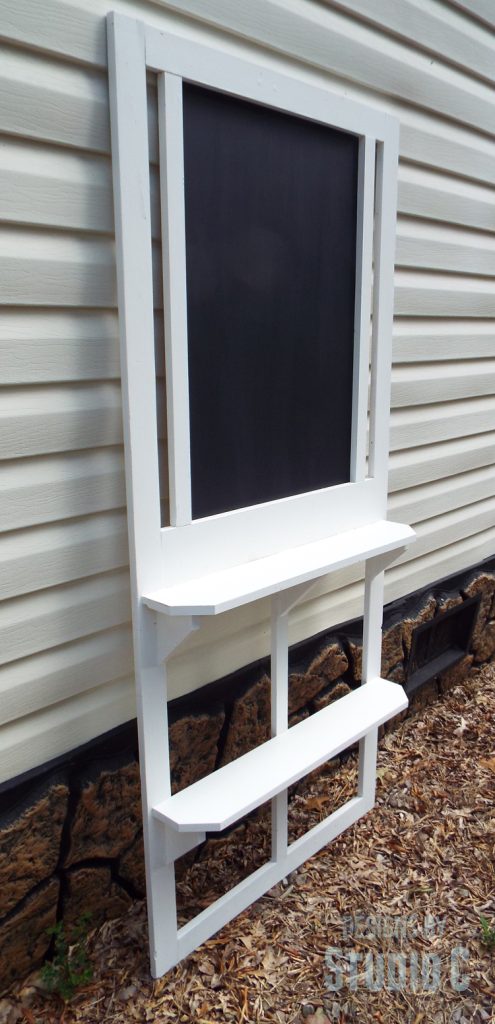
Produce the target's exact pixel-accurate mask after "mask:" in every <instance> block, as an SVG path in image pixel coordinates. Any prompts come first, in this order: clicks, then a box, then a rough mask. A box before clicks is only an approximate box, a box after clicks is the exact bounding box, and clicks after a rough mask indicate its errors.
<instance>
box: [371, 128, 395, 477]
mask: <svg viewBox="0 0 495 1024" xmlns="http://www.w3.org/2000/svg"><path fill="white" fill-rule="evenodd" d="M398 142H399V139H398V131H396V132H394V134H393V135H392V136H391V138H390V140H389V143H388V146H385V145H384V143H383V142H378V143H377V152H376V200H375V218H376V227H375V249H374V263H373V329H372V340H371V394H370V427H369V442H368V444H369V447H368V472H369V474H370V476H372V477H375V479H377V481H378V482H379V484H380V486H381V488H382V493H383V494H385V492H386V487H387V463H388V445H389V409H390V366H391V362H392V324H393V305H394V284H393V268H394V250H395V224H396V207H397V162H398Z"/></svg>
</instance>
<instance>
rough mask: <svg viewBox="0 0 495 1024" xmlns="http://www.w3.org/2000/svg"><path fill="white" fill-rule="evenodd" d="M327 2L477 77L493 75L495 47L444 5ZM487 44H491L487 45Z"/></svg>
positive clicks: (388, 1) (489, 78)
mask: <svg viewBox="0 0 495 1024" xmlns="http://www.w3.org/2000/svg"><path fill="white" fill-rule="evenodd" d="M325 2H326V3H327V4H328V5H329V6H333V7H336V8H337V9H340V10H342V11H345V12H346V13H348V14H349V15H351V16H357V17H359V18H362V19H363V21H365V22H368V23H369V24H371V25H373V26H374V27H376V28H377V29H378V30H380V29H383V30H384V31H385V32H387V33H390V34H391V35H396V36H397V37H398V38H399V39H401V40H403V41H405V42H407V43H409V44H411V43H414V44H415V45H416V46H418V48H420V49H422V50H425V51H426V52H428V53H431V54H433V55H434V56H435V58H438V57H441V58H442V59H444V60H447V61H449V62H450V63H452V64H455V65H456V66H457V67H459V68H461V69H466V70H467V71H470V72H471V73H472V72H475V73H476V74H477V75H478V76H479V77H480V78H486V79H487V81H489V82H493V81H494V79H495V47H494V46H493V41H492V40H490V38H489V37H487V35H486V33H484V32H482V31H479V30H478V31H476V26H474V28H473V26H469V25H468V24H467V23H466V19H462V18H460V17H459V16H458V14H457V13H456V11H455V10H454V9H453V8H452V7H449V6H447V5H442V6H440V5H439V4H436V5H433V4H431V5H430V9H428V6H427V5H425V4H422V3H415V0H401V3H400V4H397V3H396V2H395V0H374V2H373V3H372V4H370V3H368V2H367V0H325ZM490 44H491V45H490Z"/></svg>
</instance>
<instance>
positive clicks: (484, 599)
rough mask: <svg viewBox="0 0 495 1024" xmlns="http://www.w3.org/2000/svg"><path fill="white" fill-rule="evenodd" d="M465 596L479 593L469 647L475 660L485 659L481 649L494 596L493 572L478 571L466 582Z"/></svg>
mask: <svg viewBox="0 0 495 1024" xmlns="http://www.w3.org/2000/svg"><path fill="white" fill-rule="evenodd" d="M463 593H464V595H465V596H466V597H475V596H476V595H477V594H480V595H481V601H480V606H479V609H478V615H477V618H476V622H475V625H474V630H473V638H472V643H471V648H472V650H473V652H474V654H475V656H476V660H477V661H485V660H486V659H485V658H483V656H482V654H481V651H482V650H483V647H484V645H483V633H484V630H485V626H486V624H487V622H488V619H489V618H490V617H491V609H492V602H493V600H494V597H495V573H490V572H480V573H479V575H478V576H475V577H474V579H472V580H471V582H470V583H468V585H467V587H465V588H464V591H463Z"/></svg>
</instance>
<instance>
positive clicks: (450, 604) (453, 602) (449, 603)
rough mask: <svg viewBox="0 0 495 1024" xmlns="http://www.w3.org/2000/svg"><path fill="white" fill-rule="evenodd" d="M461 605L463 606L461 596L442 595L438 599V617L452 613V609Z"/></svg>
mask: <svg viewBox="0 0 495 1024" xmlns="http://www.w3.org/2000/svg"><path fill="white" fill-rule="evenodd" d="M460 604H462V597H461V595H460V594H441V595H440V596H439V597H437V615H443V614H444V612H448V611H450V609H451V608H457V606H458V605H460Z"/></svg>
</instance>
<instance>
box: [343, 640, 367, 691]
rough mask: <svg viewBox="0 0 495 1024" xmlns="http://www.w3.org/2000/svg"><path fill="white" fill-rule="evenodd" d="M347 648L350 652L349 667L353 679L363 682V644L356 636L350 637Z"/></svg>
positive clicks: (356, 681)
mask: <svg viewBox="0 0 495 1024" xmlns="http://www.w3.org/2000/svg"><path fill="white" fill-rule="evenodd" d="M347 650H348V652H349V669H350V672H351V676H352V679H353V680H354V682H355V683H359V682H361V675H362V671H363V645H362V643H361V642H360V641H359V640H356V638H355V637H350V638H349V639H348V641H347Z"/></svg>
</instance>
